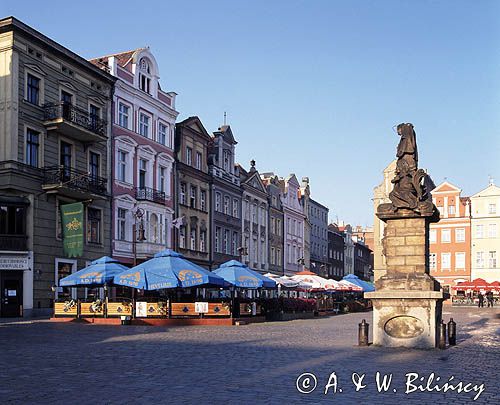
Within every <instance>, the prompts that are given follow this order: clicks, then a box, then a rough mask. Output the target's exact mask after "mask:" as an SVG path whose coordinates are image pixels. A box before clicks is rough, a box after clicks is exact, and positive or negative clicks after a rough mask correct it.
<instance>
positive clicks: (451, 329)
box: [448, 318, 457, 346]
mask: <svg viewBox="0 0 500 405" xmlns="http://www.w3.org/2000/svg"><path fill="white" fill-rule="evenodd" d="M448 344H449V345H450V346H455V345H456V344H457V323H456V322H455V321H453V318H450V322H448Z"/></svg>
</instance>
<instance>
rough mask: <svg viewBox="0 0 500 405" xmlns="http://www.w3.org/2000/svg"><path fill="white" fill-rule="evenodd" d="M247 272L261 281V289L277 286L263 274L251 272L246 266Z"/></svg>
mask: <svg viewBox="0 0 500 405" xmlns="http://www.w3.org/2000/svg"><path fill="white" fill-rule="evenodd" d="M231 261H234V262H235V261H236V260H231ZM247 269H248V271H250V273H252V274H253V275H254V276H255V277H257V278H260V279H261V280H262V287H264V288H276V287H277V286H278V283H276V281H274V280H273V279H272V278H269V277H266V276H264V275H263V274H260V273H259V272H258V271H255V270H252V269H251V268H249V267H248V266H247Z"/></svg>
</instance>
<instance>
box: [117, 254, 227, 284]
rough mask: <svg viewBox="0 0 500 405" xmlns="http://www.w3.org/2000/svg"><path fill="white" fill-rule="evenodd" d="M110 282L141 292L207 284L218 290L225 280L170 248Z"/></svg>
mask: <svg viewBox="0 0 500 405" xmlns="http://www.w3.org/2000/svg"><path fill="white" fill-rule="evenodd" d="M113 283H114V284H118V285H124V286H127V287H134V288H141V289H144V290H161V289H163V288H176V287H180V288H187V287H196V286H200V285H206V284H212V285H216V286H221V287H222V286H224V285H225V282H224V280H223V279H222V278H220V277H219V276H217V275H216V274H214V273H212V272H210V271H208V270H205V269H204V268H203V267H200V266H198V265H197V264H194V263H191V262H190V261H189V260H187V259H185V258H184V256H182V255H181V254H180V253H177V252H174V251H173V250H170V249H166V250H164V251H163V252H159V253H157V254H155V255H154V257H153V258H152V259H150V260H148V261H145V262H144V263H141V264H139V265H137V266H135V267H132V268H131V269H127V270H126V271H124V272H122V273H121V274H118V275H116V276H115V277H114V280H113Z"/></svg>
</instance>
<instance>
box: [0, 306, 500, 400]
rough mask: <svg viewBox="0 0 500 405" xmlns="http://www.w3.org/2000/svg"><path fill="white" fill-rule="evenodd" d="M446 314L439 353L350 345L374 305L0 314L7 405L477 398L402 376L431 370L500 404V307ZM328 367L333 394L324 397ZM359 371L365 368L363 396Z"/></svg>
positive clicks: (1, 393)
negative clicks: (76, 320)
mask: <svg viewBox="0 0 500 405" xmlns="http://www.w3.org/2000/svg"><path fill="white" fill-rule="evenodd" d="M444 312H445V314H444V319H445V321H448V319H449V318H450V316H453V318H454V319H455V320H456V322H457V324H458V345H457V346H455V347H453V348H450V349H447V350H444V351H443V350H429V351H427V350H408V349H387V348H377V347H373V346H371V347H367V348H360V347H357V346H355V344H356V339H357V324H358V323H359V322H360V321H361V319H363V318H366V319H367V320H369V322H370V323H371V313H358V314H349V315H338V316H334V317H329V318H321V319H311V320H300V321H292V322H280V323H278V322H275V323H265V324H253V325H244V326H233V327H213V326H212V327H208V326H207V327H205V326H201V327H200V326H190V327H170V328H162V327H139V326H98V325H80V324H55V323H49V322H19V323H16V322H13V323H12V322H11V323H9V322H3V323H1V324H0V347H1V351H0V403H1V404H5V403H20V404H28V403H36V404H45V403H51V404H55V403H61V404H62V403H64V404H80V403H81V404H88V403H95V404H129V403H130V404H132V403H134V404H135V403H174V404H177V403H182V404H186V403H200V404H212V403H213V404H215V403H221V402H229V403H234V402H237V403H239V404H255V403H258V404H261V403H262V404H275V403H280V402H281V403H287V404H288V403H303V402H307V403H320V402H323V401H328V402H330V403H342V404H351V403H352V404H357V403H366V404H372V403H373V404H379V403H380V404H400V403H402V402H403V401H404V403H405V404H419V405H421V404H428V403H433V402H435V403H453V404H467V403H473V400H472V399H473V398H474V396H475V395H476V394H477V393H476V392H468V393H467V392H462V393H458V392H456V391H455V392H454V391H448V392H447V393H446V394H444V393H442V392H435V391H434V392H420V391H415V392H411V393H409V394H406V393H405V392H404V391H405V381H406V377H405V374H406V373H411V372H414V373H418V374H419V378H420V377H425V379H427V377H428V376H429V375H430V373H432V372H434V373H436V378H437V377H438V376H439V377H440V379H441V380H440V381H439V383H443V382H446V381H448V380H449V378H450V377H451V376H454V379H453V380H452V383H458V382H459V381H463V382H464V383H468V382H471V383H473V384H478V385H479V384H481V383H484V386H485V390H484V392H483V393H482V394H481V395H480V396H479V398H478V400H477V401H475V403H489V404H499V403H500V394H499V392H498V389H499V384H498V381H499V377H500V371H499V370H500V368H499V359H500V339H499V336H500V311H499V310H498V308H494V309H490V308H484V309H478V308H454V309H451V308H445V311H444ZM370 333H371V332H370ZM377 371H380V372H381V373H382V374H387V375H388V374H390V373H392V374H393V380H392V384H391V386H390V388H389V390H388V391H387V392H382V393H378V392H377V389H376V385H375V373H376V372H377ZM304 372H310V373H314V374H315V375H316V377H317V387H316V390H315V391H314V392H312V393H310V394H301V393H299V392H298V391H297V389H296V380H297V377H298V376H299V375H300V374H302V373H304ZM332 372H335V373H336V374H335V375H336V376H337V382H338V385H337V393H336V394H333V388H331V389H330V390H329V393H328V394H327V395H324V390H325V384H326V383H327V380H328V377H329V376H330V375H331V373H332ZM354 372H356V373H358V374H366V376H365V378H364V380H363V383H364V384H366V387H365V388H363V389H361V390H360V391H359V392H356V391H355V388H354V385H353V383H352V382H351V375H352V373H354ZM305 382H307V381H305ZM310 382H311V384H312V380H310ZM332 382H333V380H332ZM414 384H417V381H415V382H414ZM305 385H307V384H305ZM469 387H470V386H469ZM340 389H342V392H340ZM394 389H395V390H396V392H394Z"/></svg>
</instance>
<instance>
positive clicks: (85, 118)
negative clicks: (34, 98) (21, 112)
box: [43, 103, 107, 142]
mask: <svg viewBox="0 0 500 405" xmlns="http://www.w3.org/2000/svg"><path fill="white" fill-rule="evenodd" d="M43 108H44V122H43V124H44V125H45V127H46V128H47V131H50V130H57V131H60V132H62V133H63V134H64V135H67V136H69V137H71V138H74V139H76V140H78V141H81V142H99V141H102V140H105V139H106V134H107V122H106V121H104V120H102V119H101V118H99V117H96V116H95V115H92V114H90V113H89V112H88V111H85V110H82V109H80V108H78V107H75V106H74V105H72V104H70V103H48V104H45V105H44V106H43Z"/></svg>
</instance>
